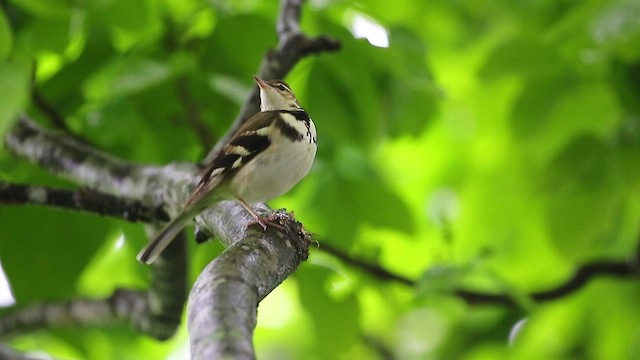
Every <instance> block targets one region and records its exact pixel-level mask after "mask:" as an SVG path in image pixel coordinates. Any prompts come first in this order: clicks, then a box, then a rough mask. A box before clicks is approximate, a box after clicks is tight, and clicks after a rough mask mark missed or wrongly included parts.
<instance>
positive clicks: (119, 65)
mask: <svg viewBox="0 0 640 360" xmlns="http://www.w3.org/2000/svg"><path fill="white" fill-rule="evenodd" d="M173 75H174V74H173V72H172V68H171V66H170V64H168V63H166V62H163V61H158V60H155V59H150V58H140V57H134V58H130V59H116V60H114V61H112V62H111V63H109V64H107V66H105V67H104V68H103V69H101V70H100V71H98V72H96V73H95V75H93V77H92V78H91V79H90V80H89V81H88V82H87V83H86V85H85V87H84V92H85V96H86V97H87V98H88V99H89V100H93V101H109V100H111V99H118V98H125V97H128V96H132V95H135V94H138V93H141V92H143V91H146V90H148V89H150V88H152V87H154V86H157V85H159V84H161V83H162V82H165V81H167V80H168V79H170V78H171V76H173Z"/></svg>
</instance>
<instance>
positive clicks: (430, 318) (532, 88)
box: [0, 0, 640, 359]
mask: <svg viewBox="0 0 640 360" xmlns="http://www.w3.org/2000/svg"><path fill="white" fill-rule="evenodd" d="M0 3H2V4H3V7H4V12H1V13H0V134H2V135H3V134H4V133H6V131H7V130H8V129H9V128H10V127H11V125H12V123H13V122H14V121H15V119H16V115H17V114H18V113H19V112H20V111H22V110H24V109H26V110H27V111H28V113H30V114H32V115H34V116H36V118H38V119H39V120H40V121H41V122H42V123H43V124H46V125H47V126H49V127H55V126H56V125H55V124H53V123H52V122H51V116H48V115H47V114H45V113H44V112H43V111H42V108H41V107H40V108H38V107H36V106H34V103H35V102H34V100H33V97H32V94H31V86H30V81H31V79H32V74H33V76H34V77H35V80H34V81H35V88H36V89H37V91H38V92H39V94H40V95H41V97H42V98H44V99H45V100H46V101H47V102H48V103H50V104H51V105H52V106H53V108H55V110H56V111H57V112H58V113H59V114H61V115H62V116H64V119H65V122H66V125H67V126H68V128H69V129H70V131H71V132H73V133H74V134H76V135H77V136H78V137H80V138H82V139H85V140H86V141H88V142H90V143H92V144H95V145H96V146H97V147H99V148H101V149H103V150H106V151H108V152H111V153H113V154H115V155H117V156H119V157H122V158H125V159H128V160H131V161H136V162H153V163H167V162H170V161H176V160H180V161H198V160H200V159H201V158H202V157H203V156H204V154H206V152H207V150H208V148H209V146H210V145H212V144H213V143H215V139H217V138H219V137H221V136H222V135H223V134H224V132H225V131H226V128H227V126H228V125H229V122H230V121H231V119H233V117H234V116H235V114H236V112H237V111H238V107H239V104H240V102H241V100H242V99H243V97H244V95H245V93H246V91H247V90H248V89H249V87H251V86H254V85H253V83H252V80H251V75H252V74H253V73H254V72H255V71H256V69H257V66H258V64H259V61H260V58H261V57H262V55H263V54H264V52H265V50H266V49H267V48H269V47H271V46H274V45H275V44H276V41H277V39H276V35H275V30H274V26H275V25H274V21H275V18H276V15H277V9H278V7H277V5H278V4H277V3H276V2H267V1H217V0H213V1H202V0H181V1H174V0H141V1H127V0H92V1H62V0H57V1H56V0H10V1H8V3H7V2H6V1H2V2H0ZM363 17H364V18H366V19H369V20H371V21H373V22H376V23H378V24H380V25H381V26H383V27H384V28H385V29H386V31H387V34H388V37H389V47H388V48H383V47H376V46H372V45H371V44H370V43H369V42H368V41H367V40H365V39H356V38H355V37H354V35H353V33H352V31H355V30H354V29H353V25H354V23H355V22H356V21H357V19H360V20H361V19H362V18H363ZM638 18H640V2H638V1H637V0H626V1H610V0H585V1H570V0H562V1H556V0H546V1H545V0H543V1H527V0H523V1H501V2H495V1H468V0H456V1H440V0H430V1H421V0H415V1H402V2H389V1H382V0H373V1H360V2H358V1H333V0H314V1H309V2H308V3H307V5H306V7H305V13H304V15H303V24H302V26H303V29H304V31H305V32H307V33H309V34H311V35H317V34H328V35H330V36H333V37H335V38H338V39H340V40H341V41H342V44H343V49H342V50H341V51H340V52H339V53H332V54H323V55H321V56H319V57H315V58H308V59H306V60H304V61H303V62H302V63H300V64H299V65H298V66H297V67H296V68H295V69H294V71H293V72H292V73H291V74H290V75H289V76H288V78H287V81H288V82H289V83H290V84H291V86H292V88H293V89H294V90H295V91H296V93H297V94H298V95H299V98H300V100H301V103H302V104H303V106H304V107H305V108H306V109H307V110H308V111H309V113H310V114H312V116H313V118H314V120H315V121H316V123H317V125H318V131H319V141H320V147H319V153H318V159H317V161H316V164H315V167H314V169H313V171H312V173H311V174H310V175H309V176H308V177H307V178H306V179H305V180H304V181H303V182H302V183H301V184H300V185H299V186H297V188H295V189H294V191H292V192H291V193H290V194H288V195H286V196H283V197H282V198H280V199H277V200H276V201H273V202H272V204H271V205H272V206H275V207H287V208H288V209H291V210H295V212H296V216H297V217H298V218H299V219H300V220H301V221H302V222H303V223H305V225H306V226H307V228H308V229H309V230H311V231H313V232H315V233H317V234H318V240H319V241H320V244H321V245H320V247H322V244H330V245H332V246H333V247H337V248H340V249H344V250H345V251H347V252H348V253H349V254H350V255H351V256H353V257H357V258H362V259H365V260H367V261H368V262H371V263H377V264H380V265H381V266H382V267H384V268H386V269H388V270H390V271H393V272H395V273H397V274H401V275H403V276H406V277H409V278H412V279H416V280H417V281H418V285H417V286H415V287H409V286H406V285H404V284H400V283H396V282H394V281H384V280H380V279H377V278H376V277H373V276H371V275H370V274H367V273H366V272H362V271H360V270H358V269H356V268H353V267H350V266H348V265H345V264H343V263H341V262H340V261H338V260H337V259H335V258H333V257H332V256H330V255H328V254H326V253H323V252H322V251H320V250H312V255H311V258H310V260H309V261H308V262H307V263H305V264H303V266H302V267H301V268H300V269H299V270H298V271H297V272H296V274H295V275H294V276H293V277H292V278H290V279H288V280H287V281H286V282H285V283H284V284H283V285H281V286H280V287H279V288H278V289H277V290H276V291H274V293H272V294H271V295H270V296H268V297H267V299H266V300H265V301H264V302H263V303H262V304H261V305H260V308H259V319H258V328H257V330H256V346H257V351H258V356H259V358H262V359H297V358H304V359H329V358H331V359H336V358H344V359H354V358H375V357H383V355H382V354H384V353H385V352H389V353H390V354H393V355H394V356H396V357H398V358H402V359H423V358H434V359H451V358H466V359H493V358H505V357H507V356H509V357H512V358H558V359H560V358H562V359H566V358H594V359H604V358H607V359H615V358H619V359H622V358H640V345H639V344H640V325H638V324H640V307H639V306H638V304H639V303H640V293H639V292H638V282H637V280H636V279H614V278H598V279H596V280H595V281H592V282H590V283H589V284H588V285H587V286H586V287H585V288H583V289H581V290H580V291H577V292H575V293H572V294H570V295H568V296H566V297H564V298H562V299H560V300H555V301H551V302H544V303H536V302H534V301H532V300H531V299H530V298H529V297H528V296H527V294H529V293H532V292H535V291H540V290H546V289H549V288H553V287H555V286H557V285H558V284H561V283H563V282H565V281H566V280H567V279H568V278H570V277H571V275H572V274H573V272H574V271H575V270H576V269H577V268H578V267H579V266H580V265H581V264H584V263H586V262H588V261H592V260H597V259H618V260H625V259H627V258H631V257H633V256H634V254H635V252H636V247H637V246H638V225H639V219H640V203H639V202H638V196H639V195H640V174H639V170H638V161H639V160H640V159H639V155H640V151H639V150H640V148H639V140H640V138H639V136H640V23H639V22H638ZM36 64H37V66H36ZM49 115H50V114H49ZM198 121H202V122H203V123H204V126H205V127H206V129H207V131H206V132H204V133H203V132H202V131H199V130H197V129H196V127H195V126H194V125H193V124H194V123H198ZM58 127H59V125H58ZM209 134H210V135H209ZM0 179H1V180H3V181H10V182H18V183H32V184H46V185H56V186H72V185H71V184H67V183H65V182H63V181H61V180H59V179H55V178H53V177H52V176H50V175H48V174H46V173H45V172H44V171H42V170H40V169H38V168H37V167H35V166H33V165H30V164H26V163H24V162H22V161H20V160H16V159H14V158H13V157H12V156H11V154H9V153H8V152H7V151H6V149H2V150H0ZM0 227H1V229H2V230H1V235H0V236H1V237H0V261H1V262H2V267H3V268H4V270H5V272H6V274H7V276H8V278H9V281H10V283H11V286H12V291H13V295H14V296H15V299H16V302H17V304H18V305H24V304H30V303H33V302H36V301H43V300H53V299H70V298H73V297H77V296H106V295H108V294H110V293H111V292H112V291H113V290H114V289H115V288H116V287H145V284H146V281H147V271H148V269H147V268H146V267H144V266H140V265H139V264H138V263H137V262H136V261H135V253H136V252H137V250H138V249H139V248H140V247H141V246H142V244H143V243H144V242H145V236H144V232H143V230H142V226H140V225H135V224H133V225H132V224H128V223H124V222H121V221H116V220H111V219H107V218H100V217H96V216H90V215H82V214H76V213H69V212H63V211H60V210H53V209H42V208H32V207H4V208H2V209H0ZM190 246H191V247H192V249H191V250H192V254H194V256H193V259H192V261H191V272H192V275H191V277H192V279H195V276H197V274H198V272H199V271H200V270H201V269H202V268H203V267H204V265H205V264H206V263H207V262H208V261H210V259H211V258H212V257H213V256H215V254H216V253H217V252H219V251H221V246H220V245H218V244H216V243H215V242H212V243H207V244H204V245H202V246H198V247H196V246H195V245H194V244H190ZM455 288H466V289H475V290H478V291H484V292H488V293H506V294H509V295H510V296H512V297H513V298H514V299H515V300H516V302H517V303H518V304H519V306H520V310H516V309H514V308H508V307H504V306H490V305H485V306H472V305H467V304H466V303H465V302H464V301H462V300H461V299H460V298H458V297H456V296H455V295H454V294H453V293H452V292H451V291H452V290H453V289H455ZM524 318H526V319H527V320H526V322H525V323H524V326H523V327H522V329H521V331H520V332H518V333H517V335H516V336H515V337H513V338H512V339H511V341H509V332H510V330H511V329H512V328H513V326H514V325H515V324H516V323H517V322H518V321H519V320H521V319H524ZM186 338H187V334H186V330H185V329H184V326H183V328H182V330H181V331H180V332H179V334H178V335H177V336H176V337H175V338H173V339H172V340H170V341H168V342H165V343H159V342H156V341H154V340H150V339H147V338H145V337H144V336H141V335H137V334H135V333H134V332H133V331H132V330H130V329H127V328H125V327H121V328H120V327H115V328H114V327H110V328H106V329H105V328H99V329H57V330H50V331H49V330H47V331H39V332H37V333H33V334H28V335H24V336H20V337H16V338H13V339H12V340H11V342H10V343H11V345H12V346H14V347H16V348H18V349H21V350H25V351H33V350H38V351H45V352H48V353H50V354H53V355H54V356H56V357H59V358H70V359H72V358H77V359H81V358H91V359H113V358H118V359H137V358H163V357H170V358H183V357H185V356H186V354H187V351H188V349H187V346H188V345H187V342H186Z"/></svg>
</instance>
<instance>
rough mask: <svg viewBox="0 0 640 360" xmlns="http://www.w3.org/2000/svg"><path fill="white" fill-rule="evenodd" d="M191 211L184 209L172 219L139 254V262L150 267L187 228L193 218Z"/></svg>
mask: <svg viewBox="0 0 640 360" xmlns="http://www.w3.org/2000/svg"><path fill="white" fill-rule="evenodd" d="M193 216H194V215H193V214H192V212H191V211H187V209H183V210H182V211H181V212H180V213H179V214H178V215H177V216H176V217H174V218H173V219H171V221H169V222H168V223H167V224H166V225H165V226H163V227H162V229H160V231H158V232H157V233H156V234H155V236H154V237H153V239H151V240H150V241H149V242H148V243H147V245H145V247H144V248H143V249H142V250H140V252H139V253H138V261H140V262H141V263H144V264H147V265H150V264H151V263H153V262H154V261H155V260H156V259H157V258H158V256H160V254H161V253H162V251H164V249H166V248H167V246H169V244H171V242H172V241H173V239H175V237H176V236H177V235H178V233H179V232H180V231H181V230H182V229H184V227H185V226H187V223H188V222H189V220H191V218H193Z"/></svg>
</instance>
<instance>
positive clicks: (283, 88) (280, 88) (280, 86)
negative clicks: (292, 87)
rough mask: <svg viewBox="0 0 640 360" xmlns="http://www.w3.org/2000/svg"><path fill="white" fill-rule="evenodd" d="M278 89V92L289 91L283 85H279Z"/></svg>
mask: <svg viewBox="0 0 640 360" xmlns="http://www.w3.org/2000/svg"><path fill="white" fill-rule="evenodd" d="M276 87H277V88H278V90H282V91H285V90H286V89H287V88H286V87H284V85H282V84H278V86H276Z"/></svg>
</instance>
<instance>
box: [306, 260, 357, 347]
mask: <svg viewBox="0 0 640 360" xmlns="http://www.w3.org/2000/svg"><path fill="white" fill-rule="evenodd" d="M331 274H332V272H331V271H330V270H328V269H326V268H321V267H317V266H315V267H314V266H307V267H304V268H302V269H300V271H298V272H297V273H296V277H297V278H299V279H300V281H299V285H300V286H299V291H300V301H301V303H302V304H303V306H304V307H305V308H306V309H307V311H308V313H309V315H311V317H312V319H311V320H312V323H313V328H314V330H315V332H314V336H315V338H316V340H315V341H317V342H318V343H320V344H323V346H321V347H318V351H320V354H321V355H322V357H323V358H332V357H335V356H336V355H337V354H343V353H345V352H348V351H349V349H351V348H353V346H354V345H355V343H356V342H357V341H358V337H359V329H358V328H359V327H358V317H359V314H358V312H359V305H358V302H357V301H356V299H355V297H354V296H353V294H350V295H347V296H345V297H342V298H340V299H336V298H333V297H331V296H329V294H328V290H327V288H329V287H330V286H331V285H330V282H329V279H330V276H331Z"/></svg>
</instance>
